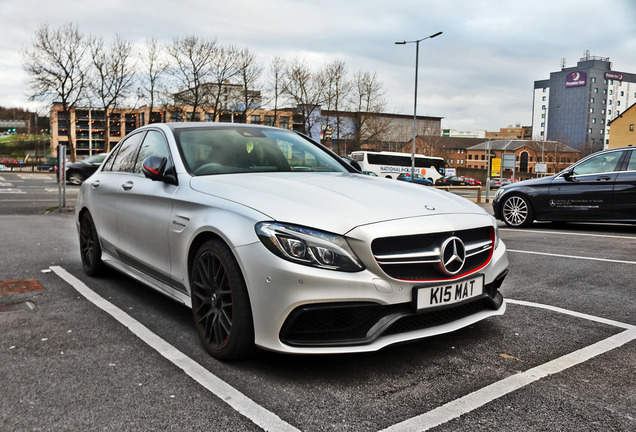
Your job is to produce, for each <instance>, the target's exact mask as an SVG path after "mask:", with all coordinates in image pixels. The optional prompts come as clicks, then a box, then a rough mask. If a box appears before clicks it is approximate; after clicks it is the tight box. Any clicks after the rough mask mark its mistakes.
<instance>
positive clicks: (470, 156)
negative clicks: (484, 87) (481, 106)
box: [468, 125, 634, 160]
mask: <svg viewBox="0 0 636 432" xmlns="http://www.w3.org/2000/svg"><path fill="white" fill-rule="evenodd" d="M633 126H634V125H632V129H633ZM468 160H473V155H471V154H469V155H468Z"/></svg>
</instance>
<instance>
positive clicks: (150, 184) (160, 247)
mask: <svg viewBox="0 0 636 432" xmlns="http://www.w3.org/2000/svg"><path fill="white" fill-rule="evenodd" d="M148 156H164V157H166V158H167V159H168V160H169V162H168V163H170V164H171V163H172V162H171V158H170V152H169V150H168V143H167V140H166V138H165V136H164V134H163V132H161V131H159V130H154V129H151V130H149V131H148V133H147V134H146V135H145V137H144V139H143V142H142V143H141V147H140V149H139V152H138V153H137V154H135V157H134V158H133V159H132V161H131V164H130V165H129V166H128V170H127V173H126V175H125V176H124V177H122V178H121V180H120V185H119V188H120V189H119V194H118V201H117V206H118V209H117V214H118V227H119V253H120V256H121V257H122V259H123V260H125V261H126V262H127V263H128V264H130V265H133V266H134V267H135V268H137V269H138V270H140V271H142V272H143V273H146V274H147V275H149V276H151V277H154V278H155V279H157V280H159V281H161V282H163V283H166V284H167V285H172V283H171V280H170V265H171V260H170V245H169V242H168V233H169V228H170V220H171V219H170V216H171V213H172V201H171V198H172V196H173V195H174V193H175V191H176V189H177V186H175V185H171V184H167V183H165V182H161V181H152V180H150V179H148V178H146V177H145V176H144V175H143V173H142V171H141V166H142V162H143V160H144V159H145V158H146V157H148Z"/></svg>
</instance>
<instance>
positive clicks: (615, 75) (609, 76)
mask: <svg viewBox="0 0 636 432" xmlns="http://www.w3.org/2000/svg"><path fill="white" fill-rule="evenodd" d="M605 79H614V80H618V81H623V74H622V73H620V72H605Z"/></svg>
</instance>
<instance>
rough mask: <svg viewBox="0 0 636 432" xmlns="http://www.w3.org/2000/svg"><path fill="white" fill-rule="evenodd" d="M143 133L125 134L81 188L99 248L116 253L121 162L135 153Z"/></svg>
mask: <svg viewBox="0 0 636 432" xmlns="http://www.w3.org/2000/svg"><path fill="white" fill-rule="evenodd" d="M142 137H143V133H136V134H132V135H128V136H127V137H126V138H124V139H123V140H122V141H121V142H120V143H119V144H118V145H117V147H115V148H114V149H113V151H112V152H111V154H110V156H109V158H108V159H107V160H106V161H105V162H104V167H103V168H102V170H101V171H97V173H96V174H95V175H93V176H92V177H91V178H90V179H88V180H87V181H86V182H85V183H86V184H85V185H83V187H88V188H90V194H89V195H90V197H91V202H90V203H89V205H90V209H91V216H92V218H93V221H94V222H95V228H96V229H97V232H98V234H99V237H100V239H101V246H102V249H103V250H104V251H105V252H106V253H109V254H111V255H114V256H117V248H118V245H119V228H118V221H117V219H118V216H117V200H118V195H119V189H120V186H119V185H120V184H121V178H122V175H123V174H122V172H121V169H122V163H123V162H124V161H125V160H126V159H127V158H128V157H129V155H131V154H136V152H137V151H138V146H139V144H140V143H141V139H142Z"/></svg>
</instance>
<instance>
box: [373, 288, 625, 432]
mask: <svg viewBox="0 0 636 432" xmlns="http://www.w3.org/2000/svg"><path fill="white" fill-rule="evenodd" d="M506 301H507V302H508V303H511V304H518V305H522V306H531V307H538V308H542V309H547V310H551V311H555V312H559V313H564V314H567V315H572V316H576V317H579V318H584V319H589V320H592V321H596V322H601V323H604V324H610V325H614V326H617V327H621V328H624V329H627V330H626V331H624V332H621V333H618V334H616V335H614V336H610V337H608V338H607V339H603V340H601V341H599V342H596V343H594V344H592V345H589V346H586V347H585V348H581V349H580V350H577V351H574V352H571V353H570V354H566V355H564V356H562V357H559V358H557V359H554V360H552V361H549V362H547V363H543V364H542V365H539V366H537V367H534V368H532V369H528V370H527V371H525V372H521V373H518V374H515V375H512V376H509V377H508V378H504V379H502V380H501V381H497V382H495V383H493V384H490V385H489V386H486V387H484V388H481V389H479V390H477V391H474V392H472V393H470V394H468V395H466V396H464V397H461V398H459V399H456V400H454V401H451V402H448V403H447V404H445V405H442V406H440V407H438V408H435V409H434V410H431V411H429V412H427V413H424V414H422V415H419V416H417V417H413V418H410V419H408V420H405V421H403V422H401V423H398V424H396V425H393V426H390V427H388V428H386V429H384V430H383V431H386V432H406V431H426V430H429V429H431V428H434V427H436V426H439V425H441V424H444V423H447V422H449V421H451V420H453V419H456V418H458V417H460V416H462V415H464V414H467V413H469V412H471V411H473V410H475V409H477V408H480V407H482V406H484V405H486V404H487V403H489V402H492V401H493V400H495V399H499V398H500V397H502V396H505V395H507V394H508V393H511V392H513V391H515V390H519V389H520V388H522V387H525V386H527V385H528V384H532V383H533V382H535V381H538V380H540V379H541V378H545V377H547V376H550V375H553V374H556V373H559V372H562V371H564V370H566V369H568V368H571V367H572V366H576V365H578V364H580V363H583V362H586V361H588V360H590V359H592V358H594V357H596V356H598V355H601V354H604V353H606V352H608V351H611V350H613V349H615V348H618V347H620V346H622V345H624V344H626V343H628V342H631V341H633V340H634V339H636V326H633V325H630V324H625V323H620V322H617V321H612V320H606V319H604V318H599V317H595V316H592V315H587V314H582V313H578V312H573V311H569V310H567V309H562V308H557V307H553V306H548V305H542V304H538V303H530V302H524V301H516V300H506ZM383 431H381V432H383Z"/></svg>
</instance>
